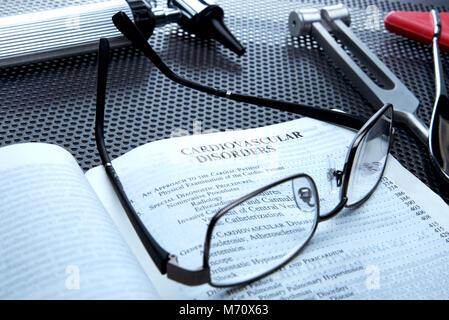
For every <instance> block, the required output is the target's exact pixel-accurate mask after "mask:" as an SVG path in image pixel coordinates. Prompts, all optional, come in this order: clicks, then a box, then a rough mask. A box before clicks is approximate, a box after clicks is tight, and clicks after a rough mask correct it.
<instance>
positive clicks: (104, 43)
mask: <svg viewBox="0 0 449 320" xmlns="http://www.w3.org/2000/svg"><path fill="white" fill-rule="evenodd" d="M119 20H121V21H119ZM127 20H128V21H127ZM113 21H114V24H116V26H117V24H123V23H125V24H128V25H126V27H125V29H126V28H128V30H127V31H126V33H128V35H131V38H132V39H133V40H131V41H132V43H133V44H134V45H135V46H136V47H138V48H140V49H141V50H142V51H143V53H144V54H145V55H146V56H147V57H148V58H150V60H151V61H152V62H153V63H154V64H155V65H156V67H157V68H158V69H159V70H160V71H161V72H162V73H163V74H164V75H166V76H167V77H169V78H170V79H171V80H173V81H175V82H177V83H179V84H181V85H185V86H187V87H190V88H192V89H195V90H199V91H202V92H205V93H209V94H212V95H215V96H220V97H223V98H228V99H231V100H234V101H238V102H244V103H250V104H255V105H258V106H266V107H270V108H275V109H278V110H281V111H288V112H292V113H295V114H300V115H303V116H308V117H311V118H315V119H318V120H321V121H326V122H330V123H334V124H337V125H340V126H344V127H347V128H351V129H353V130H357V129H358V128H360V127H361V128H360V129H359V132H358V134H357V135H356V137H355V138H354V140H353V144H352V145H351V148H350V150H349V152H348V154H347V158H346V162H345V165H344V167H343V170H342V171H335V172H334V174H335V176H336V178H337V182H338V181H340V182H338V183H339V184H341V187H342V189H340V190H341V191H340V194H341V199H340V203H339V204H338V205H337V207H336V208H334V209H333V210H332V211H331V212H329V213H328V214H326V216H320V215H319V214H318V219H317V222H316V226H317V225H318V223H319V222H321V221H324V220H327V219H329V218H331V217H333V216H334V215H336V214H337V213H338V212H340V211H341V210H342V209H343V208H344V207H345V206H346V204H347V201H348V199H347V197H346V195H347V194H346V193H347V188H348V184H349V177H350V174H345V173H346V171H347V170H351V168H352V166H350V167H349V168H350V169H348V161H352V162H353V161H354V158H355V154H356V151H357V147H358V145H359V144H360V142H361V141H362V140H363V137H364V136H365V135H366V134H367V132H369V129H370V128H371V127H372V126H373V125H374V124H375V123H376V121H377V120H378V119H379V117H381V116H382V115H383V114H384V113H385V112H386V110H387V109H388V108H393V107H392V105H391V104H386V105H384V106H383V107H382V108H381V109H379V110H378V111H377V112H376V113H375V114H374V115H373V116H372V117H371V118H370V119H369V120H368V122H366V123H363V120H361V119H359V118H356V117H354V116H351V115H349V114H346V113H343V112H341V111H332V110H327V109H322V108H316V107H311V106H307V105H302V104H296V103H290V102H285V101H277V100H272V99H266V98H260V97H254V96H247V95H241V94H235V93H231V92H230V91H223V90H216V89H214V88H210V87H206V86H203V85H201V84H198V83H196V82H192V81H190V80H187V79H184V78H181V77H179V76H178V75H177V74H175V73H174V72H173V71H171V70H170V68H169V67H168V66H167V65H165V63H163V61H162V60H161V59H160V57H159V56H158V55H157V54H156V53H155V52H154V50H153V49H152V48H151V46H150V45H149V44H148V42H147V41H146V40H145V38H144V36H143V35H142V34H141V33H140V30H139V29H137V27H136V26H135V25H134V23H133V22H132V21H131V20H130V19H129V17H127V16H126V14H125V13H123V12H119V13H117V14H116V15H114V17H113ZM117 27H118V26H117ZM134 27H135V30H134V29H133V28H134ZM118 28H119V27H118ZM119 30H120V31H122V32H123V30H122V29H121V28H119ZM124 34H125V32H124ZM125 36H127V35H126V34H125ZM135 36H136V37H137V40H136V39H135ZM140 36H141V37H142V39H143V43H142V39H139V37H140ZM108 63H109V42H108V40H107V39H104V38H102V39H100V41H99V50H98V80H97V101H96V115H95V139H96V143H97V149H98V152H99V155H100V158H101V161H102V164H103V166H104V168H105V171H106V174H107V176H108V178H109V179H110V181H111V184H112V186H113V188H114V190H115V192H116V194H117V196H118V198H119V200H120V202H121V204H122V206H123V208H124V210H125V212H126V214H127V216H128V219H129V220H130V222H131V224H132V226H133V228H134V230H135V231H136V233H137V235H138V237H139V239H140V241H141V242H142V244H143V246H144V248H145V250H146V251H147V253H148V254H149V256H150V257H151V259H152V260H153V262H154V263H155V265H156V267H157V268H158V269H159V271H160V272H161V274H167V277H168V278H169V279H171V280H174V281H176V282H179V283H182V284H185V285H190V286H193V285H201V284H206V283H208V284H210V285H212V286H214V287H228V286H220V285H214V284H213V283H211V279H210V268H209V266H208V265H204V264H203V267H202V269H199V270H188V269H184V268H182V267H180V266H179V265H178V262H177V257H176V256H175V255H173V254H170V253H168V252H167V251H166V250H165V249H163V248H162V247H161V246H160V245H159V244H158V242H157V241H156V240H155V239H154V238H153V237H152V236H151V234H150V233H149V232H148V230H147V228H146V227H145V226H144V224H143V222H142V221H141V219H140V218H139V216H138V214H137V213H136V211H135V209H134V207H133V205H132V204H131V202H130V200H129V199H128V197H127V195H126V192H125V191H124V188H123V185H122V184H121V182H120V179H119V177H118V175H117V173H116V171H115V169H114V167H113V166H112V162H111V159H110V157H109V154H108V152H107V149H106V146H105V141H104V109H105V104H106V103H105V102H106V83H107V73H108ZM223 93H224V94H223ZM391 123H393V113H392V119H391ZM390 130H391V132H390V141H389V146H388V153H389V152H390V148H391V144H392V140H393V135H394V132H393V128H392V125H391V124H390ZM388 153H387V155H388ZM387 158H388V157H387ZM352 162H351V164H352ZM385 167H386V163H385V165H384V168H383V171H382V174H381V175H380V177H379V181H377V183H376V185H375V186H374V187H373V189H372V190H371V191H370V192H369V193H368V194H367V195H366V196H365V197H364V198H363V199H361V200H360V201H358V202H357V203H354V204H352V205H351V206H350V207H356V206H358V205H360V204H362V203H363V202H365V201H366V200H367V199H368V198H369V197H370V196H371V194H372V193H373V192H374V190H375V189H376V187H377V185H378V184H379V182H380V180H381V177H382V176H383V173H384V170H385ZM293 177H296V178H297V177H308V179H310V181H312V183H313V185H314V186H315V189H316V185H315V182H314V180H313V179H312V178H311V177H310V176H308V175H305V174H299V175H295V176H292V177H287V178H284V179H281V180H279V181H284V182H285V181H287V180H288V179H292V178H293ZM279 181H276V182H274V183H271V184H269V185H268V186H265V187H264V188H263V189H264V190H266V188H267V187H269V186H271V187H273V186H275V185H277V184H279V183H280V182H279ZM339 186H340V185H339ZM256 191H257V190H256ZM256 191H254V192H256ZM254 192H253V193H254ZM260 192H262V191H260ZM316 193H317V195H318V190H317V189H316ZM241 199H242V198H240V199H238V200H236V201H234V202H233V203H235V202H238V201H239V200H241ZM231 204H232V203H231ZM229 206H230V205H228V206H226V207H225V208H228V207H229ZM348 207H349V206H348ZM225 208H223V209H222V210H224V209H225ZM222 210H220V211H219V212H218V213H217V214H216V215H215V216H214V217H213V218H212V220H211V223H210V224H209V226H208V230H207V231H206V243H205V248H206V246H208V245H207V243H208V241H210V237H211V232H212V229H213V228H211V225H214V224H215V223H213V221H214V218H215V217H216V216H217V215H218V214H219V213H220V212H222ZM316 226H315V229H314V232H315V230H316ZM314 232H312V233H311V236H310V238H311V237H312V236H313V234H314ZM310 238H309V239H308V240H307V241H306V242H305V243H304V244H303V245H302V246H301V248H300V249H299V250H298V252H296V253H295V254H294V255H293V256H292V257H291V258H290V259H288V260H287V261H285V262H284V263H282V264H281V265H279V266H277V267H276V268H274V269H273V270H269V272H266V273H263V274H262V275H261V276H258V277H256V278H254V279H250V280H248V281H244V282H241V283H235V284H232V285H230V286H236V285H245V284H248V283H250V282H253V281H257V280H259V279H260V278H262V277H265V276H267V275H269V274H271V273H273V272H275V271H276V270H278V269H279V268H281V267H282V266H284V265H286V264H287V263H288V262H290V261H291V259H293V258H294V257H296V256H297V255H298V254H299V253H300V251H301V250H302V248H304V246H305V245H306V244H307V243H308V241H309V240H310ZM208 239H209V240H208ZM205 252H206V250H205ZM204 261H207V259H206V256H204ZM204 261H203V262H204Z"/></svg>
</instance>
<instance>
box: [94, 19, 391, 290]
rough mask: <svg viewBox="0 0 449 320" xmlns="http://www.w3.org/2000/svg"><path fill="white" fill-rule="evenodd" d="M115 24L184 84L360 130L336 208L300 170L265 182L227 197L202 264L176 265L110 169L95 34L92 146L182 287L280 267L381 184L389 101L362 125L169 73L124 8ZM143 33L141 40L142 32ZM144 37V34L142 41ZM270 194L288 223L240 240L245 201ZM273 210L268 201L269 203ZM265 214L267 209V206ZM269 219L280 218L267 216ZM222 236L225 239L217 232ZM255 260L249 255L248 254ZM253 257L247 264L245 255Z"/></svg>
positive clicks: (336, 174)
mask: <svg viewBox="0 0 449 320" xmlns="http://www.w3.org/2000/svg"><path fill="white" fill-rule="evenodd" d="M113 20H114V23H115V24H116V26H117V27H118V28H119V30H121V31H122V32H123V33H124V34H125V35H126V36H127V37H128V39H130V40H131V41H132V42H133V44H134V45H135V46H137V47H139V48H140V49H142V50H143V52H144V54H145V55H146V56H147V57H149V58H150V59H151V61H152V62H153V63H154V64H155V65H156V66H157V67H158V68H159V70H161V71H162V72H163V73H164V74H165V75H166V76H168V77H169V78H170V79H172V80H173V81H175V82H177V83H180V84H182V85H186V86H188V87H190V88H193V89H196V90H199V91H202V92H206V93H210V94H213V95H216V96H220V97H224V98H228V99H232V100H235V101H239V102H246V103H252V104H256V105H260V106H266V107H272V108H276V109H279V110H283V111H289V112H293V113H297V114H301V115H306V116H309V117H312V118H315V119H318V120H323V121H327V122H331V123H335V124H337V125H341V126H345V127H349V128H352V129H360V130H359V131H358V133H357V134H356V136H355V138H354V140H353V142H352V144H351V145H350V147H349V151H348V153H347V156H346V161H345V164H344V166H343V168H342V170H333V171H332V172H331V176H332V179H335V181H336V184H337V186H338V187H339V190H340V193H339V199H338V201H337V202H336V204H335V206H332V207H329V209H326V210H325V212H324V213H320V203H319V197H318V190H317V187H316V185H315V182H314V180H313V179H312V178H311V177H310V176H309V175H306V174H297V175H294V176H291V177H287V178H284V179H281V180H279V181H276V182H274V183H271V184H269V185H267V186H265V187H263V188H260V189H258V190H256V191H253V192H251V193H249V194H247V195H245V196H244V197H242V198H240V199H238V200H236V201H234V202H232V203H230V204H229V205H227V206H226V207H225V208H223V209H222V210H220V211H219V212H217V213H216V214H215V215H214V216H213V218H212V219H211V221H210V223H209V225H208V228H207V232H206V235H205V241H204V255H203V266H202V268H200V269H199V270H187V269H185V268H182V267H181V266H179V265H178V262H177V258H176V256H174V255H171V254H170V253H168V252H167V251H165V250H164V249H163V248H162V247H161V246H160V245H159V244H158V242H157V241H156V240H155V239H154V238H153V237H152V236H151V234H150V233H149V232H148V230H147V229H146V227H145V226H144V225H143V223H142V221H141V220H140V218H139V216H138V215H137V213H136V211H135V209H134V208H133V206H132V204H131V202H130V200H129V199H128V197H127V195H126V192H125V191H124V188H123V186H122V184H121V182H120V179H119V177H118V175H117V174H116V172H115V170H114V168H113V166H112V163H111V160H110V157H109V155H108V152H107V149H106V147H105V142H104V109H105V94H106V79H107V70H108V60H109V44H108V41H107V40H106V39H101V40H100V46H99V63H98V87H97V106H96V119H95V137H96V142H97V148H98V151H99V154H100V157H101V160H102V163H103V166H104V168H105V170H106V173H107V175H108V177H109V179H110V181H111V184H112V185H113V187H114V190H115V191H116V194H117V196H118V198H119V200H120V202H121V204H122V206H123V208H124V209H125V211H126V214H127V216H128V218H129V220H130V221H131V223H132V225H133V227H134V229H135V231H136V233H137V235H138V236H139V239H140V240H141V241H142V243H143V245H144V247H145V249H146V250H147V252H148V254H149V255H150V256H151V258H152V260H153V261H154V263H155V264H156V266H157V267H158V269H159V270H160V272H161V273H162V274H167V276H168V278H170V279H172V280H175V281H177V282H180V283H183V284H186V285H201V284H205V283H209V284H210V285H212V286H216V287H230V286H236V285H244V284H247V283H249V282H252V281H255V280H258V279H260V278H262V277H264V276H267V275H268V274H271V273H272V272H274V271H276V270H278V269H279V268H281V267H282V266H284V265H285V264H287V263H288V262H289V261H290V260H291V259H293V258H294V257H295V256H297V255H298V254H299V253H300V252H301V250H302V249H303V248H304V246H305V245H306V244H307V243H308V241H309V240H310V239H311V238H312V236H313V234H314V232H315V230H316V228H317V225H318V224H319V222H321V221H324V220H327V219H329V218H331V217H333V216H334V215H336V214H337V213H338V212H340V211H341V210H342V209H343V208H344V207H356V206H358V205H361V204H362V203H363V202H365V201H366V200H367V199H368V198H369V197H370V195H371V194H372V193H373V192H374V190H375V189H376V187H377V185H378V184H379V182H380V180H381V177H382V175H383V172H384V170H385V166H386V162H387V158H388V154H389V151H390V146H391V143H392V139H393V128H392V122H393V107H392V105H390V104H388V105H385V106H383V107H382V108H381V109H380V110H378V111H377V112H376V113H375V114H374V115H373V116H372V117H371V118H370V119H369V120H368V121H367V122H366V123H363V121H361V120H360V119H357V118H355V117H353V116H351V115H348V114H345V113H342V112H338V111H331V110H325V109H319V108H314V107H310V106H305V105H300V104H294V103H289V102H283V101H276V100H270V99H264V98H259V97H253V96H245V95H240V94H234V93H230V92H229V91H222V90H216V89H214V88H210V87H205V86H202V85H200V84H198V83H195V82H192V81H189V80H186V79H183V78H181V77H179V76H178V75H176V74H175V73H173V72H172V71H171V70H170V69H169V68H168V67H167V66H166V65H165V64H164V63H163V62H162V60H161V59H160V58H159V56H158V55H157V54H156V53H155V52H154V50H153V49H152V48H151V46H150V45H149V44H148V42H147V41H146V40H145V38H144V37H143V36H142V35H141V33H140V31H139V30H138V29H137V28H136V27H135V25H134V24H133V22H132V21H131V20H130V19H129V18H128V17H127V16H126V15H125V14H124V13H118V14H116V15H115V16H114V17H113ZM140 37H142V38H140ZM142 39H143V40H142ZM262 198H263V199H265V200H264V201H270V199H278V200H279V199H283V200H282V201H283V203H282V204H283V206H282V208H284V209H283V210H282V215H283V216H284V219H288V221H289V224H288V225H287V224H286V225H285V226H284V228H281V230H279V231H276V232H274V234H273V237H274V238H273V237H270V238H264V237H259V238H258V237H257V236H256V235H254V237H252V238H251V239H252V240H253V241H249V242H248V241H245V242H244V243H243V244H242V242H241V237H239V236H238V233H235V235H234V236H233V234H234V233H233V232H232V230H236V229H238V228H239V226H240V225H241V226H245V225H246V224H247V222H248V221H252V220H254V219H256V218H257V215H256V213H255V212H254V211H252V210H250V207H251V206H254V204H255V203H257V202H258V201H261V199H262ZM273 209H274V207H273ZM267 210H268V212H266V214H268V215H269V214H270V212H269V210H270V208H267ZM272 218H273V222H279V221H278V219H279V218H278V216H277V215H275V214H273V215H272ZM219 234H227V235H229V236H228V237H227V240H226V242H223V241H219V240H218V239H219V238H220V237H217V236H215V235H219ZM254 259H255V260H254ZM253 260H254V261H258V263H252V262H251V261H253Z"/></svg>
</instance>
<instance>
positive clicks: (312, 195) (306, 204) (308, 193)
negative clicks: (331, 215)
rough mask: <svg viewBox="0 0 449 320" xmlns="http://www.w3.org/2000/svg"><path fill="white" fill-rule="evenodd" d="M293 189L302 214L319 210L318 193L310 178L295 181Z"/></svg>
mask: <svg viewBox="0 0 449 320" xmlns="http://www.w3.org/2000/svg"><path fill="white" fill-rule="evenodd" d="M292 189H293V195H294V199H295V203H296V206H297V207H298V208H299V209H300V210H301V211H302V212H307V213H312V212H315V211H316V210H317V201H318V199H317V191H316V189H315V187H314V186H313V184H312V182H311V180H310V179H309V178H306V177H301V178H298V179H294V180H293V181H292Z"/></svg>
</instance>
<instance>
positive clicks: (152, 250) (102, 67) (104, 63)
mask: <svg viewBox="0 0 449 320" xmlns="http://www.w3.org/2000/svg"><path fill="white" fill-rule="evenodd" d="M108 62H109V42H108V40H107V39H100V44H99V50H98V80H97V81H98V82H97V101H96V114H95V140H96V143H97V148H98V152H99V154H100V158H101V162H102V163H103V166H104V168H105V171H106V174H107V175H108V177H109V179H110V180H111V182H112V186H113V187H114V190H115V192H116V194H117V196H118V198H119V200H120V202H121V204H122V206H123V208H124V209H125V211H126V214H127V216H128V218H129V220H130V222H131V224H132V226H133V228H134V230H135V231H136V233H137V235H138V237H139V239H140V240H141V242H142V244H143V246H144V247H145V249H146V251H147V252H148V254H149V255H150V257H151V258H152V259H153V261H154V263H155V264H156V266H157V268H158V269H159V270H160V272H161V273H162V274H165V273H166V269H167V262H168V260H169V254H168V252H166V251H165V250H164V249H162V248H161V247H160V246H159V244H158V243H157V242H156V240H154V238H153V237H152V236H151V235H150V233H149V232H148V230H147V229H146V228H145V226H144V225H143V223H142V221H141V220H140V218H139V216H138V215H137V213H136V211H135V210H134V208H133V206H132V204H131V202H130V201H129V199H128V197H127V196H126V193H125V191H124V189H123V186H122V184H121V183H120V180H119V179H118V176H117V173H116V172H115V170H114V168H113V166H112V164H111V160H110V158H109V155H108V152H107V149H106V146H105V142H104V108H105V97H106V81H107V74H108Z"/></svg>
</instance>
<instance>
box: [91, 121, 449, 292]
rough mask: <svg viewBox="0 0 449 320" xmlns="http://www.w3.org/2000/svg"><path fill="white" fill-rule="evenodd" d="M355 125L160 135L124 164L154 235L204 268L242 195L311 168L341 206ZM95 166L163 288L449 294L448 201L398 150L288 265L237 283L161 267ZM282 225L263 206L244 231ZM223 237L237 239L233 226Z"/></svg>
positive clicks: (98, 183)
mask: <svg viewBox="0 0 449 320" xmlns="http://www.w3.org/2000/svg"><path fill="white" fill-rule="evenodd" d="M353 136H354V132H352V131H349V130H346V129H343V128H340V127H336V126H333V125H330V124H326V123H323V122H319V121H316V120H312V119H307V118H303V119H299V120H295V121H291V122H286V123H282V124H278V125H273V126H268V127H264V128H258V129H250V130H245V131H236V132H222V133H213V134H207V135H196V136H188V137H180V138H175V139H170V140H163V141H156V142H153V143H150V144H147V145H144V146H141V147H139V148H137V149H134V150H132V151H130V152H128V153H127V154H125V155H123V156H122V157H119V158H118V159H116V160H114V161H113V163H114V167H115V168H116V171H117V173H118V175H119V177H120V179H121V181H122V183H123V185H124V188H125V190H126V192H127V194H128V196H129V198H130V199H131V200H132V202H133V204H134V206H135V208H136V210H137V211H138V213H139V215H140V217H141V218H142V220H143V221H144V223H145V225H146V226H147V228H148V230H149V231H150V232H151V234H152V235H153V236H154V237H155V238H156V239H157V241H158V242H159V243H160V244H161V245H162V246H163V247H164V248H165V249H166V250H168V251H169V252H170V253H172V254H175V255H177V257H178V260H179V264H180V265H181V266H183V267H185V268H188V269H196V268H199V267H201V266H202V258H203V255H202V253H203V252H202V249H203V244H204V240H205V234H206V229H207V225H208V223H209V221H210V219H211V217H212V216H213V215H214V214H215V213H217V212H218V211H219V210H220V209H221V208H223V207H224V206H225V205H226V204H227V203H229V202H230V201H232V200H236V199H238V198H240V197H242V196H243V195H245V194H247V193H249V192H250V191H253V190H255V189H257V188H259V187H262V186H264V185H266V184H268V183H270V182H273V181H276V180H277V179H280V178H283V177H287V176H290V175H293V174H297V173H307V174H309V175H310V176H311V177H313V179H314V181H315V183H316V184H317V187H318V191H319V194H320V195H321V196H320V205H321V207H322V211H323V212H324V211H326V210H327V209H331V208H332V206H333V205H334V204H335V203H336V202H335V201H338V192H337V191H338V190H337V189H336V186H335V185H334V184H333V183H332V182H331V181H330V180H329V179H328V172H329V169H339V170H342V169H343V165H344V161H345V156H346V152H347V150H348V146H349V145H350V142H351V141H352V139H353ZM87 177H88V179H89V181H90V182H91V184H92V185H93V186H94V189H95V190H96V191H97V194H98V195H99V198H100V199H102V201H103V203H104V204H105V206H106V207H107V209H108V211H109V212H110V213H111V215H112V216H115V217H116V218H115V219H114V220H117V221H118V220H121V222H122V223H121V224H120V227H119V228H120V229H121V230H122V234H124V235H125V238H126V239H127V240H128V243H129V244H130V246H131V248H132V250H133V252H134V254H135V255H136V256H137V257H138V259H139V261H141V263H142V265H143V267H144V269H145V271H146V272H147V274H148V276H149V277H150V278H151V280H152V282H153V284H154V285H155V286H156V288H157V289H158V291H159V292H160V294H161V296H162V297H163V298H169V299H345V298H346V299H447V298H449V290H448V289H447V288H449V268H447V266H448V264H449V232H448V231H449V209H448V206H447V205H446V204H445V203H444V202H443V201H442V199H441V198H440V197H439V196H437V195H436V194H435V193H433V192H432V191H430V190H429V189H428V188H427V187H426V186H425V185H424V184H423V183H421V182H420V181H419V180H418V179H416V178H415V177H414V176H413V175H412V174H411V173H409V172H408V171H407V170H405V169H404V168H403V167H402V166H401V165H400V164H399V163H398V162H397V161H396V160H395V159H394V158H393V157H392V156H390V157H389V160H388V165H387V169H386V172H385V176H384V178H383V179H382V182H381V183H380V184H379V186H378V188H377V189H376V191H375V193H374V194H373V195H372V197H371V198H370V199H369V200H368V201H367V202H366V203H364V204H363V205H362V206H361V207H358V208H355V209H344V210H343V211H342V212H340V213H339V215H337V216H336V217H334V218H332V219H330V220H328V221H325V222H322V223H320V224H319V225H318V228H317V230H316V233H315V235H314V237H313V238H312V240H311V241H310V243H309V244H308V245H307V246H306V247H305V249H304V250H303V252H302V253H301V254H300V255H299V256H298V257H296V258H295V259H294V260H293V261H291V262H290V263H289V264H287V265H286V266H285V267H283V268H282V270H279V271H277V272H275V273H274V274H272V275H271V276H269V277H267V278H264V279H262V280H260V281H257V282H254V283H252V284H250V285H247V286H244V287H239V288H235V289H216V288H213V287H211V286H209V285H203V286H200V287H188V286H184V285H181V284H177V283H175V282H173V281H171V280H168V279H166V277H165V276H161V275H160V273H159V272H158V270H157V269H156V268H155V267H154V264H153V263H152V261H151V260H150V259H149V258H148V256H147V255H146V253H145V252H144V250H143V247H142V245H141V244H140V243H139V241H138V239H137V237H136V236H135V234H134V232H133V230H132V229H130V228H131V227H130V224H129V222H127V221H126V217H125V213H124V211H123V210H122V209H121V207H120V204H119V203H118V201H117V200H114V198H115V196H114V194H113V191H112V188H111V187H110V185H108V184H109V183H108V181H107V178H106V177H105V173H104V170H103V169H102V168H101V167H98V168H94V169H92V170H90V171H89V172H88V173H87ZM261 212H262V213H263V208H262V209H261ZM278 222H279V225H282V223H283V222H284V225H285V221H282V220H281V219H279V221H278ZM275 227H276V226H275V225H274V223H273V219H272V217H269V216H268V215H263V214H260V215H259V218H258V219H255V220H251V221H248V222H247V223H246V225H245V228H241V229H237V230H235V232H239V233H241V237H242V239H244V241H249V239H250V238H251V237H250V233H251V234H252V235H254V232H253V231H251V230H255V229H257V230H259V231H258V236H259V237H271V236H272V235H275V234H276V232H273V230H272V229H273V228H275ZM217 236H220V235H217ZM222 240H223V242H226V235H224V237H223V239H222ZM242 241H243V240H242ZM244 241H243V243H244ZM248 259H249V261H248V263H252V264H256V263H259V262H258V261H256V259H253V260H254V261H253V260H251V257H249V258H248ZM261 267H263V265H262V264H261Z"/></svg>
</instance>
